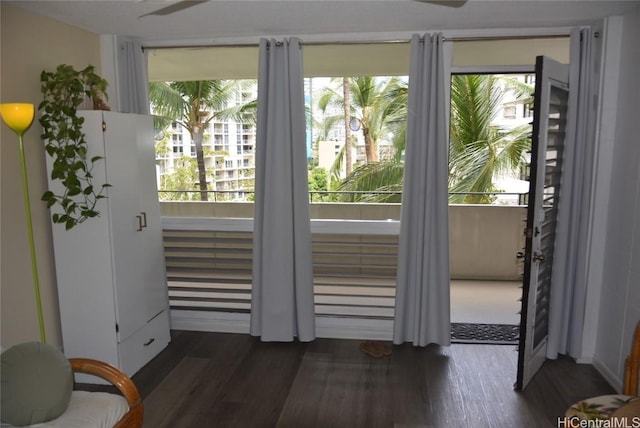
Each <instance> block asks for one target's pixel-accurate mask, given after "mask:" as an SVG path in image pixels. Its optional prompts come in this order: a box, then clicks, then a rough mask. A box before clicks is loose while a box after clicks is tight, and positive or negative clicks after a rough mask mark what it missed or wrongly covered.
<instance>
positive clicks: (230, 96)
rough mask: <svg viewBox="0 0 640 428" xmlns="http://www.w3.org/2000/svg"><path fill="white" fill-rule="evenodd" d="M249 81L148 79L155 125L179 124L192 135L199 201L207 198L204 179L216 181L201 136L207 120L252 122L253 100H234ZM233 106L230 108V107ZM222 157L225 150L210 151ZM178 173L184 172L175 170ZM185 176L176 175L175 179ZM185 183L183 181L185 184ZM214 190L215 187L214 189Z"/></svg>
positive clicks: (253, 117) (254, 105)
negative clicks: (154, 80) (208, 166)
mask: <svg viewBox="0 0 640 428" xmlns="http://www.w3.org/2000/svg"><path fill="white" fill-rule="evenodd" d="M247 84H249V85H250V84H255V82H254V83H251V81H249V82H247V81H239V80H199V81H186V82H151V83H150V85H149V99H150V101H151V109H152V111H153V112H154V114H156V115H157V116H156V123H155V127H156V129H158V130H165V131H166V128H167V127H168V126H169V125H170V124H171V123H173V122H176V123H179V124H180V125H181V126H182V127H184V128H185V129H186V130H187V131H188V132H189V134H190V136H191V141H192V142H193V144H194V145H195V152H196V165H197V171H198V177H197V183H198V188H199V190H200V200H202V201H207V200H208V184H207V180H208V179H211V180H215V174H213V173H212V171H211V170H209V172H208V171H207V168H206V164H205V155H206V154H205V151H204V149H203V145H202V143H203V139H204V135H205V131H206V130H207V127H208V125H209V123H211V122H212V121H213V120H214V119H217V120H227V119H235V120H237V121H242V122H247V123H255V111H256V101H255V100H252V101H249V102H246V103H242V102H240V103H234V102H233V101H234V100H235V99H237V98H238V97H241V96H242V90H243V88H244V86H245V85H247ZM229 106H232V107H229ZM213 155H214V156H224V153H213ZM177 173H183V172H181V171H177ZM182 179H186V177H182V178H176V180H177V181H178V182H181V180H182ZM185 184H186V183H185ZM214 190H215V188H214Z"/></svg>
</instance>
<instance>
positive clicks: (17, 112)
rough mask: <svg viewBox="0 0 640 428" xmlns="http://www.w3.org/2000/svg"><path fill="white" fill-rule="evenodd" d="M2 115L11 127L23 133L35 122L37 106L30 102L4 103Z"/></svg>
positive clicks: (0, 111)
mask: <svg viewBox="0 0 640 428" xmlns="http://www.w3.org/2000/svg"><path fill="white" fill-rule="evenodd" d="M0 115H1V116H2V120H4V122H5V123H6V124H7V126H8V127H9V128H11V129H12V130H13V131H14V132H15V133H16V134H18V135H22V134H24V133H25V132H26V131H27V129H29V127H30V126H31V124H32V123H33V118H34V116H35V107H34V105H33V104H28V103H2V104H0Z"/></svg>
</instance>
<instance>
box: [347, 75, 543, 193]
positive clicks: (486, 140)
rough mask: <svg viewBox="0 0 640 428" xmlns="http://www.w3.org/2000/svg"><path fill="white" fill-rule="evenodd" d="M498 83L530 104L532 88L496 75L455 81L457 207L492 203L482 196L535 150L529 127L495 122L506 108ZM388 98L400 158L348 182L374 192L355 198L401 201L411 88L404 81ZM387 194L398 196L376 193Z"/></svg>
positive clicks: (364, 169)
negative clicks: (500, 108)
mask: <svg viewBox="0 0 640 428" xmlns="http://www.w3.org/2000/svg"><path fill="white" fill-rule="evenodd" d="M498 81H500V82H503V83H504V85H505V87H506V88H509V89H511V90H513V89H516V94H517V96H518V97H519V98H518V100H519V102H527V101H528V100H529V98H528V97H529V93H530V92H531V88H530V87H527V86H526V85H523V84H519V83H517V81H516V80H514V79H509V78H505V77H497V76H491V75H454V76H453V77H452V84H451V122H450V152H449V171H450V173H449V191H450V192H452V195H451V196H450V198H449V200H450V202H452V203H462V202H464V203H488V202H490V198H488V197H487V196H485V195H481V194H480V195H479V194H478V193H485V192H491V191H494V190H495V188H494V187H493V181H492V180H493V178H494V177H495V176H496V175H498V174H500V173H504V172H510V171H514V170H518V169H519V168H520V167H521V166H522V165H523V164H524V163H525V162H526V153H527V151H528V150H529V148H530V146H531V141H530V139H529V133H530V127H529V125H523V126H519V127H516V128H512V129H504V128H500V127H498V126H495V125H492V124H491V122H492V121H493V119H494V118H495V115H496V114H497V112H498V110H499V107H500V106H501V104H502V97H503V90H502V88H501V86H500V85H499V84H498ZM527 89H529V90H528V91H527ZM388 97H389V98H390V99H391V100H393V101H392V102H390V104H389V106H390V107H389V109H394V114H393V115H391V116H390V117H392V118H393V120H388V121H387V126H388V127H389V129H392V130H393V132H394V139H393V144H394V146H395V151H396V155H395V156H394V157H392V158H391V159H390V160H387V161H383V162H380V163H379V164H377V165H362V166H360V167H359V168H357V169H356V170H355V171H354V172H353V174H351V175H350V176H349V177H347V178H346V179H345V180H344V181H343V182H342V184H341V186H340V189H341V190H349V191H355V190H358V191H366V192H370V193H366V194H363V195H356V197H355V198H354V199H353V200H360V201H372V202H400V200H401V192H402V179H403V174H402V171H403V168H404V164H403V162H402V155H403V153H404V144H405V136H406V98H407V85H406V84H403V83H402V82H400V84H399V85H396V87H395V88H394V89H393V90H392V91H390V92H389V94H388ZM382 190H384V191H385V192H394V193H383V194H376V191H377V192H380V191H382ZM470 193H471V194H470Z"/></svg>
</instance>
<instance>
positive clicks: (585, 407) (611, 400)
mask: <svg viewBox="0 0 640 428" xmlns="http://www.w3.org/2000/svg"><path fill="white" fill-rule="evenodd" d="M637 399H638V397H632V396H631V395H622V394H613V395H600V396H598V397H591V398H587V399H586V400H582V401H579V402H577V403H575V404H573V405H572V406H571V407H570V408H569V409H568V410H567V412H566V414H565V416H568V417H572V418H578V420H592V419H595V420H598V419H602V420H604V419H609V416H611V414H612V413H613V412H615V411H616V410H618V409H619V408H620V407H622V406H624V405H625V404H627V403H629V402H630V401H633V400H637Z"/></svg>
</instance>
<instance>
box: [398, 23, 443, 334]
mask: <svg viewBox="0 0 640 428" xmlns="http://www.w3.org/2000/svg"><path fill="white" fill-rule="evenodd" d="M443 42H444V40H443V37H442V34H434V35H425V37H424V38H422V39H421V38H420V37H419V36H418V35H414V36H413V37H412V39H411V67H410V71H409V101H408V112H409V113H408V117H407V144H406V152H405V167H404V185H403V192H402V213H401V219H400V242H399V249H398V272H397V291H396V303H395V320H394V331H393V342H394V343H396V344H400V343H403V342H408V341H410V342H413V344H414V345H415V346H426V345H428V344H430V343H437V344H440V345H449V344H450V342H451V330H450V329H451V322H450V304H449V300H450V293H449V220H448V209H449V203H448V194H447V191H448V190H447V181H448V150H449V132H448V125H449V119H448V112H449V100H448V98H449V95H448V94H449V86H450V77H449V76H450V73H449V67H448V64H449V62H448V53H445V47H444V43H443Z"/></svg>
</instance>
